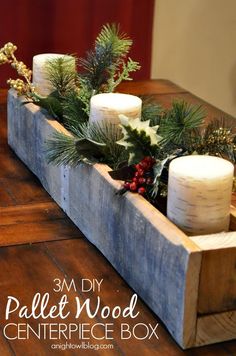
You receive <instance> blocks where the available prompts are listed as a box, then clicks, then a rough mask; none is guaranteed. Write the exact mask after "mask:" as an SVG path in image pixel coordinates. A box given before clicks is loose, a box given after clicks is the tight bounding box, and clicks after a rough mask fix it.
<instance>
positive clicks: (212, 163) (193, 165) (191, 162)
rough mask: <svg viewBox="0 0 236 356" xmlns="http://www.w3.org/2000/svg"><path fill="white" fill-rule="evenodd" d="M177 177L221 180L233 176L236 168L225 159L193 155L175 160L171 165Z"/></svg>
mask: <svg viewBox="0 0 236 356" xmlns="http://www.w3.org/2000/svg"><path fill="white" fill-rule="evenodd" d="M170 168H171V171H172V172H173V173H174V174H175V175H176V176H184V177H185V178H190V179H191V178H192V179H203V180H204V179H208V180H209V179H210V180H212V179H217V180H218V179H221V178H222V176H228V175H232V174H233V171H234V166H233V164H232V163H230V162H229V161H226V160H225V159H223V158H219V157H213V156H203V155H191V156H184V157H179V158H178V159H174V160H173V161H172V162H171V165H170Z"/></svg>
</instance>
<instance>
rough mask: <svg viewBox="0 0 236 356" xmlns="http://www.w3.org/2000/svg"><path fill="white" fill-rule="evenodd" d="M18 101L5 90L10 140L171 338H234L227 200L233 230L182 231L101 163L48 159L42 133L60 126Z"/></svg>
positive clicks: (235, 239)
mask: <svg viewBox="0 0 236 356" xmlns="http://www.w3.org/2000/svg"><path fill="white" fill-rule="evenodd" d="M22 102H23V99H22V98H18V97H17V94H16V92H15V91H13V90H10V91H9V95H8V142H9V145H10V146H11V147H12V149H13V150H14V151H15V152H16V154H17V155H18V157H19V158H20V159H21V160H22V161H23V162H24V163H25V164H26V165H27V166H28V167H29V169H30V170H31V171H32V172H33V173H34V174H35V175H36V176H37V177H38V178H39V180H40V181H41V183H42V185H43V187H44V188H45V189H46V190H47V192H48V193H49V194H50V195H51V196H52V198H53V199H54V200H55V201H56V202H57V204H58V205H59V206H60V207H61V208H62V209H63V210H64V211H65V212H66V214H67V215H68V216H69V217H70V219H71V220H72V221H73V222H74V223H75V224H76V225H77V226H78V228H79V229H80V230H81V231H82V232H83V233H84V235H85V236H86V237H87V238H88V240H89V241H91V243H93V244H94V245H95V246H96V247H97V248H98V249H99V250H100V251H101V252H102V253H103V255H104V256H105V257H106V258H107V259H108V260H109V261H110V263H111V264H112V265H113V266H114V268H115V269H116V270H117V271H118V272H119V273H120V275H121V276H122V277H123V278H124V279H125V280H126V282H127V283H128V284H129V285H130V286H131V287H132V288H133V289H134V291H135V292H136V293H137V294H138V295H139V296H140V297H141V298H142V299H143V300H144V301H145V303H146V304H147V305H148V306H149V307H150V308H151V309H152V310H153V311H154V313H156V314H157V315H158V317H159V318H160V319H161V320H162V321H163V323H164V324H165V325H166V327H167V329H168V330H169V332H170V333H171V335H172V336H173V338H174V339H175V340H176V341H177V342H178V344H179V345H180V346H181V347H182V348H190V347H195V346H201V345H206V344H211V343H216V342H220V341H224V340H230V339H234V338H235V337H236V232H235V227H236V214H235V210H234V208H232V215H231V230H232V231H230V232H227V233H220V234H212V235H208V236H194V237H189V236H187V235H186V234H185V233H183V232H182V231H181V230H180V229H179V228H177V227H176V226H175V225H174V224H173V223H171V222H170V221H169V220H168V219H167V218H166V217H165V216H164V215H163V214H161V213H160V212H159V211H158V210H157V209H155V208H154V207H153V206H152V205H151V204H150V203H149V202H147V201H146V200H145V199H144V198H143V197H141V196H140V195H137V194H132V193H127V194H126V195H124V196H122V197H121V196H118V195H115V193H116V191H117V190H118V189H119V188H120V186H121V183H120V182H117V181H114V180H113V179H112V178H111V177H110V175H109V174H108V171H109V170H110V168H109V167H108V166H106V165H102V164H95V165H94V166H88V165H84V164H83V165H79V166H77V167H68V166H54V165H52V164H48V163H47V161H46V158H45V141H46V140H47V139H48V138H51V137H52V135H53V133H54V132H55V131H63V132H67V131H66V130H65V129H64V128H63V127H62V126H61V125H60V124H59V123H58V122H57V121H55V120H53V119H50V118H49V117H46V116H45V115H44V114H43V113H42V112H41V111H40V109H39V108H38V107H37V106H35V105H33V104H27V105H22ZM68 134H69V133H68ZM206 219H207V216H206ZM84 258H85V259H86V256H84Z"/></svg>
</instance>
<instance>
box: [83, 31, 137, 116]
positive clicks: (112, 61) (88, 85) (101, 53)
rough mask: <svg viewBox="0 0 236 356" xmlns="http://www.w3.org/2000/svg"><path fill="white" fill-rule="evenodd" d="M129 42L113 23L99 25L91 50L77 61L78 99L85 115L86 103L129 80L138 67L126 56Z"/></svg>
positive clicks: (87, 106)
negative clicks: (92, 97)
mask: <svg viewBox="0 0 236 356" xmlns="http://www.w3.org/2000/svg"><path fill="white" fill-rule="evenodd" d="M131 45H132V40H131V39H129V38H128V37H127V36H126V35H125V34H123V33H120V30H119V26H116V25H115V24H112V25H109V24H107V25H105V26H103V28H102V30H101V33H100V34H99V35H98V37H97V40H96V42H95V48H94V49H93V50H91V51H89V52H87V56H86V58H82V59H80V60H79V65H80V66H81V67H82V74H80V75H79V83H80V98H81V100H82V102H83V103H84V105H85V111H86V113H88V112H89V100H90V98H91V96H92V95H94V94H97V93H100V92H112V91H114V89H115V88H116V86H117V85H119V84H120V82H121V81H122V80H131V78H130V75H129V74H130V73H132V72H134V71H136V70H138V69H139V68H140V66H139V64H138V62H135V61H133V60H132V59H131V58H128V59H127V54H128V52H129V50H130V47H131Z"/></svg>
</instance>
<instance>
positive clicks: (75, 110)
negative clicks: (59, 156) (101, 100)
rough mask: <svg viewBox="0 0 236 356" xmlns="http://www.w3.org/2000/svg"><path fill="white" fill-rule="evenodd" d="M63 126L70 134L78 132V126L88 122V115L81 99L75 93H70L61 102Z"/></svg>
mask: <svg viewBox="0 0 236 356" xmlns="http://www.w3.org/2000/svg"><path fill="white" fill-rule="evenodd" d="M63 113H64V125H65V126H66V128H67V129H69V130H70V131H72V132H76V131H77V130H78V127H79V125H81V124H82V123H84V122H87V121H88V118H89V117H88V114H87V113H86V110H85V105H84V103H83V101H82V100H81V97H80V96H79V95H78V93H77V92H76V91H70V92H69V93H68V94H67V96H66V97H65V100H64V102H63Z"/></svg>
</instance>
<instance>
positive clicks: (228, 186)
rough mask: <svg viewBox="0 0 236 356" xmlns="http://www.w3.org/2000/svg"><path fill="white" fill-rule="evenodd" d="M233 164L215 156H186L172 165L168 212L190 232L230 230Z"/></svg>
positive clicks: (206, 232)
mask: <svg viewBox="0 0 236 356" xmlns="http://www.w3.org/2000/svg"><path fill="white" fill-rule="evenodd" d="M233 173H234V166H233V164H232V163H230V162H228V161H226V160H224V159H222V158H218V157H212V156H198V155H192V156H185V157H179V158H176V159H174V160H173V161H172V162H171V163H170V167H169V182H168V200H167V216H168V218H169V219H170V220H171V221H173V222H174V223H175V224H176V225H177V226H179V227H180V228H181V229H182V230H183V231H185V232H186V233H187V234H189V235H204V234H211V233H217V232H221V231H228V229H229V219H230V203H231V194H232V183H233Z"/></svg>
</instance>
